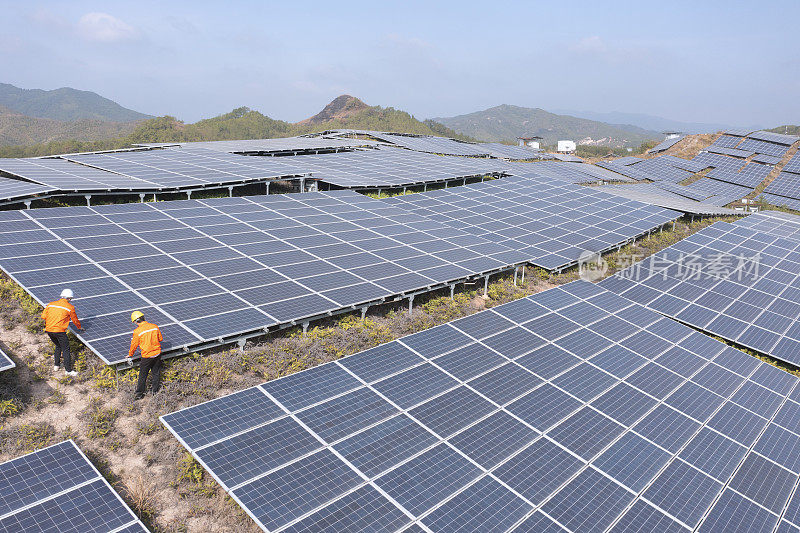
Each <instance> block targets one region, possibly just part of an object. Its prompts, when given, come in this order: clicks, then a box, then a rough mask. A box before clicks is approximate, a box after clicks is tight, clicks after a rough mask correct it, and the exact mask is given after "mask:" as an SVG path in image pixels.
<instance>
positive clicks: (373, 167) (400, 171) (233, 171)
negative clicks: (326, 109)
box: [0, 141, 533, 202]
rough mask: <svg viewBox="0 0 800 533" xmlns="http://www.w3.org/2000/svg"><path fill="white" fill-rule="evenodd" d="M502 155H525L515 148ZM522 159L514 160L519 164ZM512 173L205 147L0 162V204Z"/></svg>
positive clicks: (364, 156) (478, 164) (412, 159)
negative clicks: (287, 182) (302, 182)
mask: <svg viewBox="0 0 800 533" xmlns="http://www.w3.org/2000/svg"><path fill="white" fill-rule="evenodd" d="M453 142H456V141H453ZM500 146H503V145H500ZM503 149H504V150H506V152H511V151H519V150H523V151H528V152H530V151H529V150H527V149H525V148H521V147H513V146H511V147H506V148H503ZM531 153H533V152H531ZM507 155H510V154H507ZM522 155H523V154H519V156H518V157H517V158H518V159H524V158H523V157H522ZM512 165H514V163H508V162H505V161H500V160H497V159H478V158H461V157H443V156H437V155H432V154H428V153H422V152H414V151H410V150H404V149H400V148H386V147H383V148H382V149H379V150H375V149H370V150H357V151H346V152H340V153H324V154H311V155H296V156H289V157H256V156H253V157H246V156H243V155H237V154H231V153H227V152H225V151H220V150H214V149H209V148H205V147H184V148H175V149H160V150H143V151H127V152H124V151H122V152H112V153H102V154H77V155H65V156H61V157H59V158H44V159H2V160H0V172H2V173H4V174H5V176H6V177H0V186H2V189H0V191H2V192H0V202H19V201H25V200H29V199H31V198H35V197H37V196H42V195H55V194H93V193H94V194H101V193H116V194H123V193H146V192H169V191H183V190H195V189H202V188H220V187H229V186H239V185H247V184H250V183H259V182H268V181H272V180H280V179H297V178H299V177H305V178H307V179H313V180H317V181H321V182H323V183H324V184H326V185H327V186H329V187H336V188H354V189H366V188H372V189H375V188H396V187H405V186H414V185H421V184H426V183H437V182H447V181H452V180H457V179H463V178H467V177H474V176H483V175H488V174H494V175H498V174H500V173H502V172H504V171H506V170H507V169H508V168H509V167H510V166H512Z"/></svg>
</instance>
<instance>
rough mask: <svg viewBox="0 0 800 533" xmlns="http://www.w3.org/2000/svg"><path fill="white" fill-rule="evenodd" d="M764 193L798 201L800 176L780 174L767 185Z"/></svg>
mask: <svg viewBox="0 0 800 533" xmlns="http://www.w3.org/2000/svg"><path fill="white" fill-rule="evenodd" d="M764 192H767V193H770V194H777V195H778V196H783V197H785V198H794V199H800V174H793V173H790V172H781V173H780V174H778V175H777V176H776V177H775V179H774V180H772V181H771V182H770V184H769V185H767V187H766V188H765V189H764Z"/></svg>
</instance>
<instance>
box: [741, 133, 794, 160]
mask: <svg viewBox="0 0 800 533" xmlns="http://www.w3.org/2000/svg"><path fill="white" fill-rule="evenodd" d="M737 148H739V149H740V150H748V151H751V152H755V153H757V154H765V155H771V156H774V157H783V156H784V155H785V154H786V152H787V151H788V150H789V147H788V146H785V145H783V144H775V143H772V142H767V141H762V140H758V139H754V138H753V137H749V138H747V139H745V140H743V141H742V143H741V144H740V145H739V146H738V147H737Z"/></svg>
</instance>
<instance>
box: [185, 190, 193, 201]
mask: <svg viewBox="0 0 800 533" xmlns="http://www.w3.org/2000/svg"><path fill="white" fill-rule="evenodd" d="M186 199H187V200H191V199H192V191H186Z"/></svg>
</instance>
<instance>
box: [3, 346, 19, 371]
mask: <svg viewBox="0 0 800 533" xmlns="http://www.w3.org/2000/svg"><path fill="white" fill-rule="evenodd" d="M15 366H17V364H16V363H15V362H14V361H13V360H12V359H11V358H10V357H9V356H8V355H7V354H6V353H5V352H4V351H3V350H0V372H2V371H3V370H11V369H12V368H14V367H15Z"/></svg>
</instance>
